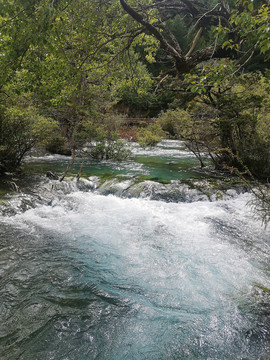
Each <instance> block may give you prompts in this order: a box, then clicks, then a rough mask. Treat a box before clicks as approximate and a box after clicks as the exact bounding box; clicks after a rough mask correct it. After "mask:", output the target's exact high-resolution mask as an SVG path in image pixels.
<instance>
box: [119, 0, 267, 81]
mask: <svg viewBox="0 0 270 360" xmlns="http://www.w3.org/2000/svg"><path fill="white" fill-rule="evenodd" d="M120 3H121V5H122V7H123V9H124V10H125V11H126V12H127V13H128V14H129V15H130V16H131V17H132V18H133V19H134V20H135V21H136V22H137V23H139V24H141V26H142V28H143V31H144V32H146V33H147V34H151V35H152V36H153V37H154V38H156V39H157V40H158V41H159V46H160V48H161V49H162V50H163V52H164V53H165V54H166V55H167V56H169V58H170V59H171V60H172V62H173V66H172V67H170V68H169V69H167V72H164V76H165V75H167V74H168V73H177V74H184V73H188V72H190V71H191V70H192V69H194V68H195V67H196V66H197V65H198V64H201V63H203V62H205V61H209V60H210V59H214V58H217V59H220V58H225V57H229V58H231V59H237V58H240V59H241V60H240V62H242V63H243V62H244V63H245V62H246V61H247V59H249V57H251V55H253V54H254V52H255V50H256V49H257V48H260V50H261V52H262V53H266V52H267V51H268V50H269V49H270V45H269V42H268V32H269V7H268V5H267V4H266V2H264V1H262V2H260V1H259V2H258V4H257V8H256V9H255V7H254V5H253V2H252V1H250V0H240V1H236V2H235V3H231V4H230V2H229V1H221V2H214V1H212V2H211V1H207V2H201V1H192V0H168V1H163V0H156V1H151V2H150V4H149V2H147V3H144V2H139V1H136V2H134V1H133V6H131V5H129V3H128V2H127V1H125V0H120ZM262 4H263V5H262ZM177 17H178V19H182V20H181V21H188V22H189V24H188V23H187V22H186V23H185V29H186V34H187V33H190V30H189V29H190V28H191V29H194V36H193V40H192V41H191V42H190V44H189V48H188V50H184V49H183V48H182V47H181V40H180V39H179V38H177V37H176V36H175V34H174V33H173V31H172V30H171V29H170V28H169V26H168V25H170V22H169V21H168V20H172V19H176V18H177ZM183 17H185V18H186V19H187V20H183ZM213 28H215V29H216V34H215V36H213V35H211V32H212V30H213ZM209 30H210V31H209ZM253 31H255V32H256V34H257V35H256V36H255V38H256V39H255V41H254V33H253ZM205 34H207V35H208V37H209V40H208V42H207V43H205V42H202V43H201V44H202V45H203V46H202V47H200V48H196V46H198V44H199V43H200V37H201V36H202V35H205ZM183 36H185V34H183ZM257 42H258V43H257ZM199 45H200V44H199Z"/></svg>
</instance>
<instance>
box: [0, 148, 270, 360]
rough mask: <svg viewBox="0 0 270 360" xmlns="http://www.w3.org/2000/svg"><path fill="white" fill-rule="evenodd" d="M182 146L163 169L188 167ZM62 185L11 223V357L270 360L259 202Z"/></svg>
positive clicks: (0, 280) (6, 336) (2, 340)
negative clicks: (130, 194) (128, 194)
mask: <svg viewBox="0 0 270 360" xmlns="http://www.w3.org/2000/svg"><path fill="white" fill-rule="evenodd" d="M172 145H174V146H175V143H174V144H172V143H170V142H169V143H166V144H165V145H163V150H162V149H161V148H162V147H161V148H160V150H162V151H161V152H165V151H166V148H167V147H168V148H169V150H168V151H170V155H169V153H167V155H166V156H165V155H164V154H163V155H162V154H158V158H159V160H158V168H159V166H160V164H161V162H160V158H161V156H163V158H164V162H174V161H176V162H178V160H181V157H180V156H179V155H177V153H176V152H175V151H174V147H173V146H172ZM164 148H165V149H164ZM139 151H141V152H142V151H143V150H138V149H137V150H136V149H135V150H134V157H137V159H138V161H140V159H141V157H144V156H146V155H144V154H142V153H141V154H138V152H139ZM151 154H152V155H151ZM184 155H185V153H183V154H181V156H182V157H183V158H184ZM155 156H156V154H155V153H154V152H152V153H150V152H149V153H148V155H147V157H148V159H146V160H145V162H143V167H142V169H143V171H145V173H144V175H146V172H147V171H150V174H148V175H151V174H154V170H153V173H151V168H155V166H154V165H153V164H155V163H156V160H155ZM151 157H153V159H151ZM47 160H48V159H47ZM152 160H153V161H152ZM32 161H33V160H32ZM39 161H41V162H44V165H45V162H46V161H45V159H43V160H42V159H40V160H39ZM39 161H38V160H36V162H37V163H38V162H39ZM53 161H54V165H56V164H57V162H60V163H61V162H62V161H63V159H62V158H61V159H59V158H57V157H56V158H54V160H53V158H51V159H50V160H49V161H47V165H48V164H49V163H52V162H53ZM185 161H187V162H189V161H191V163H192V162H193V161H195V160H194V159H192V158H191V155H190V154H189V153H187V152H186V160H185ZM185 161H184V162H185ZM187 162H185V164H186V163H187ZM138 164H139V165H138V167H137V168H136V166H137V163H134V165H133V168H134V169H135V168H136V170H135V171H138V172H139V166H141V164H142V163H141V162H138ZM165 165H166V164H165ZM102 166H106V167H107V166H109V164H106V165H102ZM117 166H118V165H117V164H112V166H111V168H110V169H111V171H112V172H115V171H116V167H117ZM119 166H120V165H119ZM121 166H122V165H121ZM124 166H125V167H126V166H127V165H124ZM185 166H186V165H185ZM193 166H194V165H193V163H192V167H193ZM160 168H161V166H160ZM164 168H165V169H166V170H162V169H161V170H160V169H157V170H156V171H157V173H156V174H158V173H159V171H161V172H162V173H163V171H164V172H167V171H168V167H167V166H164ZM126 169H127V168H126ZM187 170H188V169H187ZM130 171H131V170H130ZM173 171H174V173H175V174H176V173H179V176H180V178H181V176H182V173H181V172H182V170H181V168H177V170H176V168H174V170H173ZM185 171H186V168H185ZM188 171H189V170H188ZM190 173H191V174H193V170H191V171H190ZM91 175H92V173H91ZM152 176H153V175H152ZM156 176H157V175H156ZM162 176H163V175H162ZM54 184H55V182H49V183H47V184H46V189H47V190H46V191H45V190H44V188H43V186H44V185H42V184H41V185H40V187H39V188H38V189H39V195H40V196H41V197H42V201H41V200H39V201H36V204H35V206H32V207H29V208H28V209H26V210H24V211H21V210H19V208H18V211H17V214H9V215H3V216H1V218H0V219H1V225H0V246H1V251H0V263H1V268H0V269H1V270H0V275H1V277H0V284H1V287H0V289H1V290H0V299H1V301H0V309H1V312H0V316H1V319H0V320H1V321H0V355H1V356H0V357H1V359H3V360H11V359H12V360H13V359H23V360H32V359H33V360H34V359H35V360H36V359H38V360H39V359H40V360H41V359H42V360H43V359H45V360H47V359H59V360H60V359H61V360H64V359H65V360H66V359H68V360H73V359H74V360H75V359H76V360H88V359H91V360H92V359H99V360H101V359H102V360H103V359H104V360H123V359H127V360H132V359H136V360H144V359H149V360H154V359H155V360H159V359H160V360H163V359H164V360H165V359H166V360H171V359H177V360H179V359H181V360H182V359H183V360H186V359H188V360H189V359H190V360H195V359H196V360H197V359H198V360H201V359H203V360H204V359H205V360H206V359H207V360H208V359H215V360H223V359H224V360H225V359H226V360H235V359H246V360H259V359H260V360H267V359H269V357H270V345H269V344H270V342H269V340H270V322H269V316H270V301H269V300H270V296H269V294H268V293H267V291H265V290H263V287H268V288H270V278H269V255H270V252H269V245H270V244H269V240H270V232H269V229H264V228H262V227H261V224H260V222H258V221H256V220H254V218H253V215H252V213H251V211H250V209H249V208H248V207H246V203H247V201H248V200H249V199H250V195H249V194H247V193H246V194H235V195H234V196H232V197H228V198H226V199H224V200H220V201H212V202H210V201H207V200H206V199H204V200H201V201H198V200H196V198H194V201H191V202H189V203H187V202H179V203H174V202H164V201H161V200H155V201H153V200H150V199H147V198H121V197H117V196H114V195H109V196H104V195H101V194H99V193H98V192H97V191H81V190H79V189H78V188H77V187H76V185H74V187H71V188H70V190H69V191H65V192H63V191H62V190H61V189H60V188H59V189H58V190H57V189H56V187H55V185H54ZM48 189H50V192H48ZM48 194H49V195H48ZM22 196H25V197H27V194H25V195H22ZM13 201H16V199H14V200H13Z"/></svg>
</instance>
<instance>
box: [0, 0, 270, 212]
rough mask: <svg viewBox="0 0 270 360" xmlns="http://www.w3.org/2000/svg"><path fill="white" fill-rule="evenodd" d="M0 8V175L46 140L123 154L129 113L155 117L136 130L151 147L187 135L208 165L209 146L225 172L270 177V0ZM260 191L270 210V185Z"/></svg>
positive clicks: (46, 1) (61, 147)
mask: <svg viewBox="0 0 270 360" xmlns="http://www.w3.org/2000/svg"><path fill="white" fill-rule="evenodd" d="M0 3H1V7H0V79H1V85H0V107H1V113H0V128H1V131H0V173H2V174H3V173H5V172H13V171H16V170H17V169H19V167H20V165H21V162H22V160H23V159H24V156H25V155H26V154H27V153H28V152H29V151H30V150H31V149H32V148H33V147H36V146H43V147H45V148H46V149H47V150H48V151H51V152H53V153H60V154H70V155H72V157H73V158H75V156H79V157H82V159H84V158H85V157H92V158H97V159H104V158H106V159H107V158H115V159H121V158H124V157H125V156H127V152H126V151H125V150H124V146H123V142H122V141H121V136H129V132H130V129H129V128H127V127H126V128H125V126H124V125H123V123H124V121H123V119H125V117H144V118H155V119H156V120H155V122H154V123H152V124H150V125H149V126H148V127H146V128H139V129H136V130H134V129H133V130H132V134H133V137H134V138H136V139H137V140H138V141H139V142H140V143H141V144H142V145H144V146H147V145H154V144H156V143H157V142H158V141H159V140H160V139H161V138H163V137H170V138H173V139H181V140H183V141H185V143H186V145H187V147H188V148H189V149H190V150H191V151H192V152H193V153H194V154H195V155H196V156H197V158H198V159H199V161H200V163H201V166H202V167H203V166H204V165H205V164H204V160H203V157H202V154H205V153H207V154H208V155H209V157H210V158H211V160H212V163H213V165H214V166H215V168H216V169H224V168H225V169H227V171H230V172H232V173H234V174H235V173H236V174H237V175H238V176H240V177H241V178H243V179H246V177H248V178H249V179H253V180H256V181H258V180H259V181H263V182H267V179H268V177H269V175H270V153H269V148H270V131H269V130H270V95H269V89H270V72H269V66H270V41H269V33H270V8H269V5H268V2H267V1H251V0H240V1H235V0H229V1H221V2H219V1H216V0H207V1H193V0H140V1H138V0H129V1H124V0H108V1H103V0H91V1H88V0H77V1H72V0H16V1H14V0H5V1H4V0H1V1H0ZM134 132H135V134H134ZM86 144H88V147H87V150H86V148H85V145H86ZM245 181H247V180H245ZM257 196H258V198H259V199H260V207H261V209H262V210H264V213H266V214H268V215H269V206H270V202H269V195H268V188H267V186H265V185H264V186H262V185H259V191H258V192H257Z"/></svg>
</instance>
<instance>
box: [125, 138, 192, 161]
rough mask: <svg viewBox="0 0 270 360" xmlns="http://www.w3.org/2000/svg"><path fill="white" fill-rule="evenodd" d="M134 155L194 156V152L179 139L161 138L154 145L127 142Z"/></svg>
mask: <svg viewBox="0 0 270 360" xmlns="http://www.w3.org/2000/svg"><path fill="white" fill-rule="evenodd" d="M129 147H130V149H131V150H132V153H133V154H134V155H138V156H139V155H147V156H164V157H170V158H189V157H192V158H194V157H195V156H194V154H193V153H192V152H190V151H188V149H187V148H186V147H185V144H184V142H183V141H180V140H162V141H161V142H160V143H158V144H157V145H156V146H155V147H152V148H151V147H148V148H142V147H140V146H139V144H137V143H131V144H129Z"/></svg>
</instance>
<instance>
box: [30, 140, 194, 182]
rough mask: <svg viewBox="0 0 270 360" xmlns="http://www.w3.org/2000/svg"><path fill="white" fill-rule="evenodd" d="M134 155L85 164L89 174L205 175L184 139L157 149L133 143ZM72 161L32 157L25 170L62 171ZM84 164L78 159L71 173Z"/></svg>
mask: <svg viewBox="0 0 270 360" xmlns="http://www.w3.org/2000/svg"><path fill="white" fill-rule="evenodd" d="M130 146H131V149H132V156H131V158H130V159H129V160H127V161H123V162H115V161H102V162H100V161H97V160H91V159H88V160H86V161H85V164H84V167H83V174H84V175H85V176H91V175H92V176H93V175H94V176H103V175H104V174H107V175H131V176H132V175H144V176H148V177H153V178H156V179H157V180H177V179H190V178H198V177H201V173H200V171H199V162H198V160H197V159H196V158H195V157H194V156H193V155H192V154H190V153H188V152H187V151H186V149H185V148H184V146H183V143H182V142H180V141H168V140H167V141H163V142H162V143H160V144H159V145H158V146H157V147H155V148H150V149H142V148H140V147H139V146H138V145H137V144H130ZM69 164H70V157H67V156H61V155H58V156H55V155H47V156H43V157H29V158H28V161H27V162H26V164H25V165H24V169H25V170H27V171H29V170H30V171H31V172H34V173H43V174H46V172H47V171H52V172H56V173H62V172H64V171H65V169H66V168H67V167H68V165H69ZM80 165H81V159H80V158H77V159H76V162H75V165H74V167H73V169H72V170H71V171H70V173H69V175H72V174H73V175H75V174H76V173H77V172H78V170H79V168H80Z"/></svg>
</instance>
